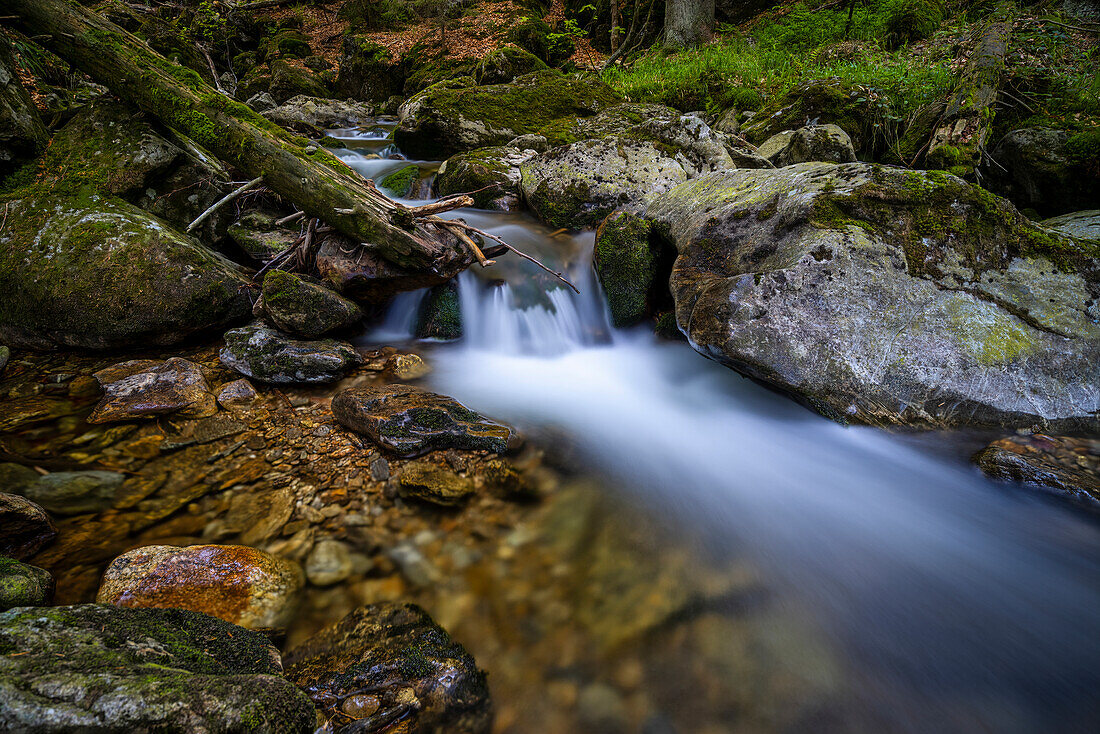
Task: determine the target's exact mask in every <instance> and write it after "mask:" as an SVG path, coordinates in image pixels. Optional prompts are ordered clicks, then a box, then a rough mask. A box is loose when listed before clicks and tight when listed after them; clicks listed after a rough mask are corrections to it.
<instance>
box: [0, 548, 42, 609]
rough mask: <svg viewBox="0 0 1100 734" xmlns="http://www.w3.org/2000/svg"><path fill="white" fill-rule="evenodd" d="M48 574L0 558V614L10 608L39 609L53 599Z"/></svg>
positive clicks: (11, 559) (11, 560)
mask: <svg viewBox="0 0 1100 734" xmlns="http://www.w3.org/2000/svg"><path fill="white" fill-rule="evenodd" d="M53 590H54V583H53V576H51V575H50V572H49V571H47V570H45V569H43V568H38V567H37V566H28V565H27V564H25V563H20V562H19V561H17V560H15V559H14V558H4V557H0V612H4V611H7V610H8V609H11V608H12V607H41V606H45V605H47V604H49V603H50V601H51V600H52V599H53Z"/></svg>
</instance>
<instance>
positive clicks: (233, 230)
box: [226, 209, 298, 263]
mask: <svg viewBox="0 0 1100 734" xmlns="http://www.w3.org/2000/svg"><path fill="white" fill-rule="evenodd" d="M278 219H279V216H278V215H276V214H274V213H272V212H266V211H262V210H259V209H253V210H251V211H248V212H245V213H244V215H243V216H241V218H240V219H238V220H237V221H235V222H233V223H232V224H230V225H229V227H227V228H226V234H228V235H229V238H230V239H231V240H232V241H233V242H234V244H236V245H237V247H239V248H241V250H242V251H243V252H244V253H245V254H246V255H248V257H250V258H251V259H252V260H255V261H256V262H257V263H266V262H267V261H268V260H270V259H271V258H272V257H274V256H275V255H278V254H279V253H280V252H282V251H284V250H286V249H288V248H289V247H290V246H291V245H293V244H294V243H295V241H297V239H298V230H297V228H295V229H291V228H289V227H281V226H279V225H277V224H275V222H276V221H277V220H278Z"/></svg>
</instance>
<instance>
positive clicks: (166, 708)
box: [0, 604, 314, 734]
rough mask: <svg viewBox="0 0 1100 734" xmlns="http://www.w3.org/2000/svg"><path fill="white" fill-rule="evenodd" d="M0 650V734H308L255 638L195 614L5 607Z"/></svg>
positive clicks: (309, 720)
mask: <svg viewBox="0 0 1100 734" xmlns="http://www.w3.org/2000/svg"><path fill="white" fill-rule="evenodd" d="M0 650H3V651H4V653H5V654H4V655H0V729H3V730H5V731H20V732H27V733H28V734H41V733H45V732H75V731H82V732H123V731H126V732H136V731H178V732H184V731H186V732H210V733H213V732H244V731H255V732H286V733H287V734H291V733H294V734H298V733H299V732H300V733H301V734H308V732H311V731H313V723H314V711H313V706H312V704H311V703H310V701H309V699H308V698H307V697H306V695H305V694H303V693H302V692H301V691H300V690H298V689H297V688H296V687H295V686H294V685H293V684H292V683H291V682H289V681H287V680H286V679H285V678H283V677H282V675H281V665H280V662H279V654H278V651H277V650H276V649H275V648H274V647H272V646H271V645H270V644H269V643H268V641H267V639H266V638H265V637H264V636H263V635H261V634H259V633H257V632H250V631H249V630H246V629H243V628H241V627H237V626H236V625H232V624H229V623H227V622H223V621H222V620H219V619H215V618H214V617H209V616H207V615H205V614H198V613H196V612H190V611H184V610H181V609H124V608H119V607H113V606H106V605H97V604H83V605H78V606H68V607H48V608H20V609H12V610H10V611H7V612H3V613H0Z"/></svg>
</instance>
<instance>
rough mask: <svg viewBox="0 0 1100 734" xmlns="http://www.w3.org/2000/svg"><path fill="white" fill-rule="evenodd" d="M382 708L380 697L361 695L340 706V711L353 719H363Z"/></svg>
mask: <svg viewBox="0 0 1100 734" xmlns="http://www.w3.org/2000/svg"><path fill="white" fill-rule="evenodd" d="M379 706H381V701H379V699H378V696H372V695H370V694H365V693H361V694H359V695H355V696H349V697H348V698H346V699H344V702H343V703H342V704H340V710H341V711H343V712H344V713H345V714H347V715H348V716H350V717H351V718H353V719H362V718H365V717H367V716H370V715H371V714H373V713H374V712H375V711H377V710H378V707H379Z"/></svg>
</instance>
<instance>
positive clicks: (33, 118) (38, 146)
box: [0, 36, 49, 179]
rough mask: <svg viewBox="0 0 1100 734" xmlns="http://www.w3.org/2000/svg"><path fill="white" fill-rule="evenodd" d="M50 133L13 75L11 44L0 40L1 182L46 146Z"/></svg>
mask: <svg viewBox="0 0 1100 734" xmlns="http://www.w3.org/2000/svg"><path fill="white" fill-rule="evenodd" d="M48 140H49V134H48V133H47V132H46V127H45V126H44V125H43V124H42V120H41V118H40V117H39V116H38V110H37V109H36V108H35V106H34V102H33V101H32V100H31V96H30V95H29V94H28V93H27V90H26V89H24V88H23V85H22V84H21V83H20V82H19V78H18V77H17V76H16V75H15V59H14V58H13V56H12V53H11V43H10V41H8V38H7V37H6V36H4V37H0V179H3V177H4V176H5V175H7V174H8V173H10V172H11V171H12V170H14V168H15V167H16V165H17V164H18V163H19V162H20V161H22V160H24V159H26V158H31V157H33V156H34V155H36V154H37V153H38V152H39V151H41V150H42V149H43V148H45V147H46V143H47V141H48Z"/></svg>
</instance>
